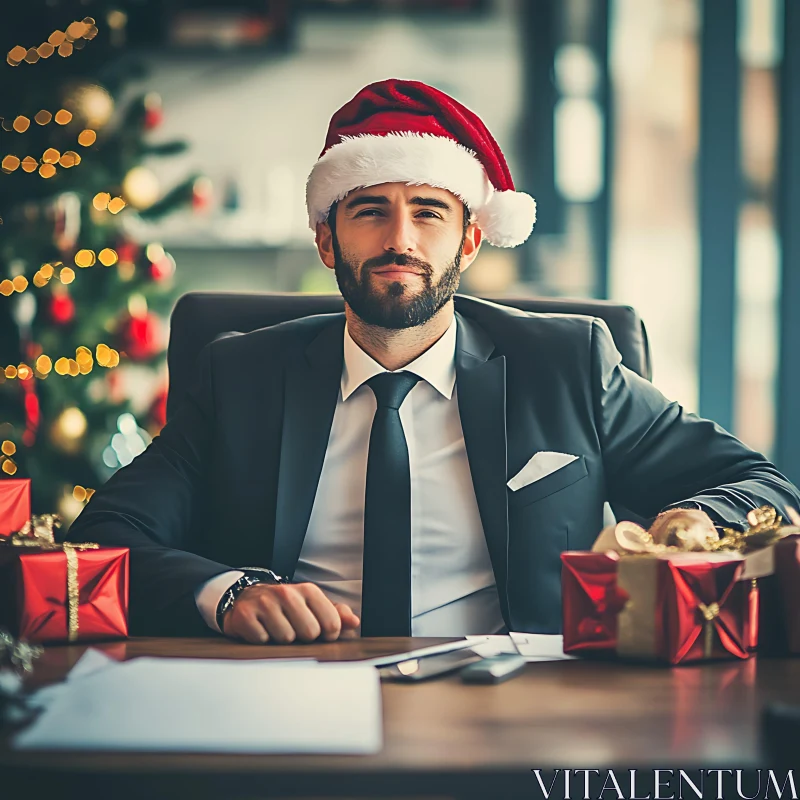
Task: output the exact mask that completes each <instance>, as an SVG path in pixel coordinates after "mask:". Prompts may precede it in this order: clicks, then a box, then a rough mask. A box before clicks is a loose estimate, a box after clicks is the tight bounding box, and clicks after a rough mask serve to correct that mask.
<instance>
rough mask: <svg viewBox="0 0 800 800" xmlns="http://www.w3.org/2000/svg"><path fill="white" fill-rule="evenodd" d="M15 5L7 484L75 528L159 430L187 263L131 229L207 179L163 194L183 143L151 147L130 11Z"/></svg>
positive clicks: (2, 436) (4, 186)
mask: <svg viewBox="0 0 800 800" xmlns="http://www.w3.org/2000/svg"><path fill="white" fill-rule="evenodd" d="M15 6H17V8H16V10H15V11H14V12H13V17H7V18H6V20H4V22H5V23H6V24H4V27H3V30H2V32H0V42H1V43H2V45H3V49H2V51H1V52H2V53H3V54H7V57H6V63H5V64H2V65H0V69H2V70H3V72H4V75H3V77H2V85H3V87H4V89H5V91H4V92H3V93H2V95H0V117H2V120H1V121H0V125H1V126H2V130H0V159H1V161H0V165H1V167H2V173H0V217H1V218H2V224H1V225H0V450H1V451H2V452H0V470H2V473H0V477H7V476H12V475H13V476H14V477H17V478H19V477H29V478H31V479H32V498H33V510H34V512H35V513H46V512H53V511H56V512H58V513H60V514H61V515H62V516H63V517H64V518H65V521H66V522H67V523H69V522H70V521H71V520H72V519H74V517H75V516H77V514H78V513H79V512H80V510H81V508H82V506H83V504H84V503H85V502H86V501H87V500H88V499H89V498H90V497H91V494H92V492H93V491H94V489H95V488H96V487H97V486H98V485H100V484H101V483H103V482H104V481H105V480H106V479H107V478H108V477H109V476H110V475H111V474H112V473H113V471H114V470H115V469H118V468H119V467H120V466H124V465H125V464H127V463H129V462H130V461H131V460H132V459H133V458H134V457H135V456H136V455H137V454H138V453H139V452H141V451H142V450H143V449H144V448H145V447H146V446H147V444H148V443H149V441H150V439H151V438H152V436H154V435H155V434H156V433H157V432H158V430H159V429H160V427H161V425H163V422H164V405H165V404H164V399H165V390H166V377H165V368H164V347H165V328H166V325H165V317H166V316H167V315H168V313H169V311H170V309H171V307H172V304H173V302H174V297H175V279H174V271H175V262H174V259H172V257H171V256H170V255H169V253H166V252H165V251H164V249H163V247H161V245H159V244H157V243H153V242H150V243H148V242H143V243H138V242H136V241H134V240H133V239H132V237H131V236H130V235H129V234H128V233H127V231H128V230H129V229H130V226H131V225H130V224H131V222H133V221H135V217H136V216H137V215H138V216H139V217H141V218H145V219H156V218H158V217H160V216H162V215H164V214H167V213H169V212H171V211H172V210H174V209H176V208H179V207H180V206H182V205H184V204H185V203H186V202H188V201H190V200H191V198H192V191H193V186H194V185H195V180H196V176H192V177H189V178H188V179H187V180H186V181H184V182H182V183H181V184H180V185H179V186H176V187H174V188H172V189H171V190H169V191H166V192H162V191H161V189H160V187H159V185H158V181H157V178H156V176H155V175H154V173H153V172H152V171H150V169H149V168H147V167H146V166H144V165H143V161H145V160H146V159H148V158H150V157H152V156H169V155H172V154H175V153H177V152H179V151H181V150H182V149H183V147H184V145H183V143H181V142H167V143H163V142H162V143H154V142H153V141H152V139H153V136H154V134H153V133H152V131H154V129H157V128H158V125H159V123H160V121H161V114H162V111H161V105H160V101H159V98H158V97H157V96H156V95H154V94H147V93H138V94H136V93H133V96H131V94H132V92H131V91H130V88H131V86H132V82H137V83H139V84H140V83H141V80H142V77H143V71H142V69H141V67H140V66H139V65H137V63H136V62H135V60H134V59H133V58H132V57H131V55H130V54H129V53H127V52H126V47H125V34H126V25H127V14H126V12H125V10H124V7H123V6H121V5H120V4H114V5H113V6H104V5H103V4H102V3H91V4H87V3H85V2H80V3H78V2H66V3H65V2H60V3H48V4H47V5H45V4H41V5H40V4H38V3H35V2H34V3H30V4H15ZM20 6H25V8H20ZM87 13H91V16H87ZM4 14H6V12H4ZM155 135H157V134H155Z"/></svg>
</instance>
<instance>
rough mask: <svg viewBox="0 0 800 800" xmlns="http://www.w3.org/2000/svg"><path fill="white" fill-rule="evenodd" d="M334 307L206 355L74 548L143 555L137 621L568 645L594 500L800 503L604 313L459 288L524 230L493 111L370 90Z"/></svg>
mask: <svg viewBox="0 0 800 800" xmlns="http://www.w3.org/2000/svg"><path fill="white" fill-rule="evenodd" d="M307 206H308V211H309V221H310V225H311V227H312V229H313V230H315V232H316V243H317V248H318V250H319V254H320V257H321V259H322V261H323V263H324V264H325V266H326V267H328V268H329V269H331V270H333V271H334V272H335V275H336V279H337V282H338V284H339V287H340V289H341V292H342V295H343V297H344V301H345V311H344V313H343V314H326V315H319V316H313V317H307V318H304V319H300V320H296V321H291V322H286V323H283V324H280V325H275V326H272V327H269V328H263V329H261V330H257V331H253V332H251V333H247V334H244V335H239V336H232V337H228V338H223V339H220V340H217V341H214V342H212V343H211V344H209V345H208V346H206V347H205V348H204V350H203V352H202V354H201V356H200V359H199V363H198V370H197V380H196V382H195V385H194V387H193V388H192V390H191V392H190V393H189V396H188V398H187V400H186V401H185V402H184V403H183V405H182V406H181V407H180V408H179V410H178V412H177V413H176V414H175V415H174V416H173V418H172V419H171V420H170V421H169V422H168V423H167V425H166V426H165V427H164V429H163V431H162V432H161V435H160V436H158V437H157V438H155V439H154V440H153V442H152V444H151V445H150V446H149V447H148V448H147V450H146V451H145V452H144V453H142V454H141V455H140V456H139V457H138V458H136V459H135V460H134V461H133V462H132V463H131V464H130V465H128V466H127V467H125V468H123V469H121V470H119V471H118V472H117V473H116V474H115V475H114V476H113V477H112V478H111V479H110V480H109V481H108V483H107V484H106V485H105V486H103V487H101V488H100V489H98V490H97V492H96V493H95V494H94V496H93V497H92V500H91V501H90V503H89V504H88V505H87V506H86V508H85V509H84V511H83V513H82V514H81V515H80V517H79V518H78V519H77V520H76V522H75V523H74V524H73V526H72V528H71V530H70V539H71V540H73V541H87V540H88V541H95V542H99V543H101V544H104V545H112V546H127V547H130V548H131V620H130V622H131V630H132V632H133V633H138V634H150V635H159V634H173V635H184V636H186V635H197V634H199V633H202V632H205V633H209V634H210V633H212V631H217V632H221V633H224V634H225V635H227V636H230V637H233V638H237V639H241V640H245V641H248V642H260V643H268V642H276V643H289V642H294V641H301V642H310V641H314V640H318V639H322V640H334V639H337V638H339V637H343V636H354V635H359V634H360V635H362V636H408V635H415V636H460V635H467V634H492V633H497V632H500V631H508V630H517V631H528V632H541V633H557V632H559V630H560V625H561V595H560V572H561V564H560V554H561V552H562V551H564V550H566V549H588V548H589V547H590V546H591V544H592V542H593V540H594V538H595V537H596V535H597V534H598V533H599V531H600V530H601V528H602V525H603V507H604V503H605V502H606V501H609V502H612V503H618V504H621V505H624V506H625V507H626V508H629V509H631V510H632V511H634V512H636V513H637V514H638V515H639V516H641V517H645V518H653V519H654V520H655V521H654V522H653V527H652V529H651V530H652V531H653V532H655V533H663V532H664V530H665V529H667V528H670V527H672V528H682V529H684V530H685V531H688V532H689V533H690V534H691V535H698V534H699V535H701V536H705V535H706V534H709V535H716V533H715V526H720V525H726V526H730V527H734V528H735V527H739V528H744V527H745V526H746V519H745V518H746V515H747V512H748V511H749V510H751V509H752V508H756V507H758V506H761V505H764V504H769V505H772V506H775V507H776V508H777V509H778V510H779V512H780V513H784V509H785V508H786V507H787V506H794V507H800V496H798V492H797V490H796V489H795V488H794V487H793V486H792V485H791V484H790V483H789V482H788V481H787V480H786V479H785V478H784V477H783V476H782V475H781V474H780V473H779V472H778V471H777V470H776V469H775V467H774V466H773V465H772V464H770V463H769V462H768V461H767V460H766V459H765V458H764V457H763V456H762V455H760V454H758V453H755V452H753V451H751V450H749V449H748V448H747V447H745V446H744V445H743V444H742V443H741V442H739V441H738V440H737V439H735V438H734V437H733V436H731V435H730V434H728V433H726V432H725V431H723V430H722V429H721V428H719V427H718V426H717V425H715V424H714V423H713V422H710V421H708V420H703V419H699V418H698V417H696V416H694V415H692V414H688V413H686V412H685V411H684V410H683V409H682V408H681V407H680V406H679V405H678V404H677V403H673V402H669V401H668V400H667V399H665V398H664V397H663V396H662V395H661V394H660V392H659V391H658V390H657V389H655V387H653V386H652V385H651V384H650V383H649V382H648V381H646V380H644V379H642V378H640V377H639V376H637V375H636V374H634V373H633V372H631V371H630V370H628V369H627V368H625V367H624V366H623V365H622V364H621V359H620V355H619V353H618V351H617V349H616V347H615V345H614V342H613V340H612V337H611V335H610V333H609V331H608V329H607V327H606V326H605V324H604V323H603V322H602V321H601V320H599V319H596V318H592V317H584V316H577V315H541V314H533V313H525V312H521V311H517V310H514V309H510V308H507V307H503V306H499V305H496V304H493V303H489V302H486V301H481V300H477V299H474V298H469V297H466V296H461V295H456V290H457V289H458V286H459V280H460V276H461V273H462V272H463V271H464V270H466V269H467V268H468V267H469V266H470V264H471V263H472V262H473V261H474V260H475V258H476V256H477V255H478V251H479V249H480V246H481V243H482V241H483V239H484V238H485V239H486V240H487V241H489V242H490V243H491V244H494V245H498V246H501V247H513V246H515V245H518V244H521V243H522V242H523V241H525V240H526V239H527V237H528V236H529V234H530V232H531V229H532V227H533V223H534V219H535V203H534V201H533V199H532V198H531V197H529V196H528V195H526V194H524V193H522V192H517V191H515V188H514V183H513V181H512V178H511V174H510V172H509V170H508V166H507V164H506V161H505V159H504V157H503V154H502V152H501V150H500V148H499V146H498V144H497V143H496V142H495V140H494V139H493V138H492V135H491V134H490V133H489V131H488V130H487V128H486V126H485V125H484V124H483V123H482V122H481V120H480V118H479V117H478V116H477V115H476V114H474V113H473V112H472V111H470V110H469V109H467V108H465V107H464V106H463V105H461V104H460V103H458V102H457V101H456V100H454V99H453V98H451V97H449V96H447V95H446V94H444V93H443V92H440V91H438V90H437V89H434V88H433V87H430V86H427V85H425V84H422V83H419V82H415V81H401V80H387V81H382V82H380V83H375V84H372V85H370V86H367V87H365V88H364V89H362V90H361V91H360V92H358V94H357V95H356V96H355V97H354V98H353V99H352V100H351V101H350V102H348V103H347V104H345V105H344V106H343V107H342V108H341V109H340V110H339V111H337V112H336V113H335V114H334V116H333V118H332V120H331V123H330V127H329V130H328V135H327V139H326V142H325V146H324V148H323V151H322V154H321V156H320V158H319V160H318V161H317V163H316V164H315V165H314V167H313V169H312V170H311V174H310V177H309V180H308V185H307Z"/></svg>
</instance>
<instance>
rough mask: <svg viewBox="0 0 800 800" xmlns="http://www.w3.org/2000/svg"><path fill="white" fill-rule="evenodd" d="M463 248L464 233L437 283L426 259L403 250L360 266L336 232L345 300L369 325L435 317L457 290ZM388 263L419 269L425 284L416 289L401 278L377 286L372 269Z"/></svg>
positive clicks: (406, 324) (408, 324) (395, 325)
mask: <svg viewBox="0 0 800 800" xmlns="http://www.w3.org/2000/svg"><path fill="white" fill-rule="evenodd" d="M463 249H464V238H463V237H462V239H461V244H460V245H459V248H458V252H457V253H456V255H455V258H453V260H452V261H451V262H450V263H449V264H448V265H447V266H446V268H445V270H444V272H443V273H442V276H441V278H439V280H438V281H436V283H434V282H433V278H432V276H433V267H432V266H431V265H430V264H429V263H428V262H427V261H423V260H422V259H419V258H414V257H413V256H407V255H404V254H402V253H391V252H387V253H384V254H383V255H380V256H377V257H376V258H368V259H367V260H366V261H365V262H364V263H363V264H362V265H361V269H360V270H357V269H356V266H357V265H356V264H355V262H354V260H353V259H351V258H349V257H348V256H347V255H345V254H344V253H343V252H342V251H341V249H340V247H339V242H338V240H337V237H336V235H335V234H334V236H333V250H334V259H335V264H334V274H335V275H336V282H337V283H338V284H339V291H340V292H341V293H342V297H344V300H345V302H346V303H347V305H348V306H350V308H351V309H352V310H353V312H354V313H355V314H356V316H358V317H359V318H360V319H362V320H364V322H366V323H367V324H368V325H375V326H377V327H380V328H390V329H400V328H415V327H417V326H418V325H424V324H425V323H426V322H428V321H429V320H430V319H432V318H433V317H434V316H435V315H436V314H437V313H438V312H439V311H440V310H441V309H442V308H443V307H444V306H445V305H446V304H447V303H448V302H449V300H450V298H451V297H452V296H453V295H454V294H455V293H456V291H457V290H458V286H459V282H460V280H461V255H462V252H463ZM388 266H398V267H411V268H413V269H415V270H418V271H419V272H420V273H421V274H420V276H419V278H420V280H421V282H422V288H421V289H420V290H419V291H416V292H415V291H413V290H411V289H410V288H409V286H408V284H406V283H404V282H402V281H392V282H390V283H389V285H388V287H386V288H385V289H381V288H378V287H376V285H375V284H374V283H373V282H372V281H371V274H372V272H373V271H374V270H376V269H379V268H381V267H388Z"/></svg>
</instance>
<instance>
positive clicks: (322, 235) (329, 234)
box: [314, 221, 336, 269]
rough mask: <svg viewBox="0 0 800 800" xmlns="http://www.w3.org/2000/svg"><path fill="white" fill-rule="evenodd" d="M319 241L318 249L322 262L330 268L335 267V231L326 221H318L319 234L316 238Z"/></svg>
mask: <svg viewBox="0 0 800 800" xmlns="http://www.w3.org/2000/svg"><path fill="white" fill-rule="evenodd" d="M314 241H315V242H316V243H317V251H318V252H319V257H320V258H321V259H322V263H323V264H324V265H325V266H326V267H327V268H328V269H333V268H334V266H335V264H336V257H335V255H334V252H333V231H331V226H330V225H328V223H327V221H326V222H318V223H317V234H316V237H315V238H314Z"/></svg>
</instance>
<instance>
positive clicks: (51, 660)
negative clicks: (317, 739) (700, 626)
mask: <svg viewBox="0 0 800 800" xmlns="http://www.w3.org/2000/svg"><path fill="white" fill-rule="evenodd" d="M438 641H444V640H433V639H374V640H354V641H349V642H335V643H330V644H314V645H303V646H288V647H275V646H267V647H259V646H253V645H245V644H236V643H233V642H228V641H224V640H219V639H129V640H127V641H123V642H113V643H107V644H102V645H98V647H99V649H102V650H104V651H106V652H107V653H108V654H109V655H111V656H113V657H115V658H120V659H125V658H134V657H136V656H142V655H156V656H185V657H213V658H263V657H284V658H286V657H297V656H300V655H304V656H313V657H316V658H318V659H319V660H321V661H326V660H350V659H357V658H367V657H371V656H375V655H382V654H384V653H392V652H401V651H403V650H408V649H412V647H419V646H423V645H426V644H432V643H435V642H438ZM84 649H85V647H84V646H78V645H71V646H53V647H48V648H47V649H46V651H45V654H44V656H42V658H41V659H39V660H38V661H37V662H36V673H35V676H34V678H33V679H32V680H33V682H34V683H35V684H45V683H49V682H51V681H54V680H59V679H61V678H62V677H63V676H64V675H65V674H66V673H67V672H68V671H69V669H70V668H71V666H72V665H73V664H74V663H75V662H76V661H77V660H78V658H79V657H80V655H81V654H82V653H83V651H84ZM382 692H383V709H384V733H385V744H384V749H383V751H382V752H381V753H380V754H378V755H375V756H349V757H342V756H231V755H219V756H213V755H212V756H208V755H202V756H199V755H174V754H144V753H142V754H138V753H126V754H111V755H108V754H93V753H76V754H64V753H46V754H44V753H17V752H13V751H10V750H9V748H8V742H7V739H2V738H0V773H4V772H5V771H6V770H9V771H11V770H13V773H14V775H15V778H16V779H17V780H24V781H25V782H26V785H28V786H32V785H34V784H35V785H37V786H39V787H40V788H41V790H42V792H44V791H45V789H46V788H48V787H49V788H53V787H56V786H58V787H60V788H59V789H58V793H57V794H53V795H50V796H59V797H64V792H63V790H64V787H65V786H66V785H68V786H70V787H73V788H75V790H76V795H80V791H79V790H78V787H79V786H80V785H81V782H82V781H84V782H85V781H87V780H91V781H92V786H93V787H95V788H96V789H103V790H105V789H108V790H112V789H113V790H114V794H113V796H114V797H120V796H122V795H123V794H124V793H125V792H126V791H127V792H129V793H130V796H135V797H144V796H145V793H146V794H147V796H154V795H155V794H159V795H162V794H163V795H166V794H171V795H172V796H173V797H175V796H178V797H181V798H182V797H192V796H193V797H200V796H203V797H205V796H225V797H237V796H243V797H244V796H246V797H255V796H262V795H263V796H266V795H272V796H282V795H284V796H288V795H295V796H297V795H302V794H307V795H314V796H320V795H322V794H325V793H327V792H332V791H335V792H337V793H339V794H346V795H348V796H358V795H360V796H365V795H369V796H380V795H384V796H386V795H389V796H394V797H397V796H399V795H413V794H415V795H418V794H429V795H436V794H437V793H439V794H442V795H450V794H452V793H453V792H457V793H459V794H461V795H463V796H468V795H470V794H471V793H473V794H474V795H476V796H481V795H482V796H484V797H487V796H503V797H510V796H512V795H513V794H516V793H520V794H521V795H522V796H524V795H525V794H526V790H527V796H528V797H532V796H534V795H533V793H532V792H533V781H534V778H533V776H532V773H531V770H532V769H533V768H537V767H538V768H542V769H546V768H552V767H573V768H581V769H586V768H593V767H600V768H608V767H637V766H638V767H656V766H657V767H664V766H673V767H681V768H690V767H706V768H719V767H721V766H732V767H753V766H764V764H763V763H762V755H761V753H760V750H759V715H760V712H761V709H762V708H763V707H764V705H765V704H766V703H768V702H771V701H774V700H780V701H785V702H792V703H800V660H798V659H762V660H757V659H751V660H749V661H743V662H742V661H736V662H734V661H728V662H718V663H714V664H707V665H703V666H689V667H679V668H674V669H669V668H665V667H653V666H636V665H630V664H619V663H611V662H594V661H567V662H548V663H538V664H529V665H528V666H527V668H526V671H525V673H524V674H523V675H522V676H520V677H518V678H516V679H514V680H511V681H509V682H507V683H504V684H501V685H499V686H466V685H463V684H461V683H460V682H459V680H458V678H456V677H443V678H439V679H435V680H432V681H429V682H426V683H421V684H418V685H413V684H411V685H409V684H383V686H382ZM258 713H263V715H264V720H265V723H267V722H268V720H269V710H268V709H263V710H261V711H259V712H258ZM7 774H9V773H7ZM65 778H66V779H67V780H66V781H65ZM489 781H491V782H492V783H491V789H490V784H489ZM31 782H33V783H31ZM6 786H7V784H6ZM501 787H504V790H503V791H502V792H501V791H499V790H500V788H501ZM28 796H29V797H38V796H39V795H38V794H36V793H30V792H29V793H28ZM42 796H45V795H44V794H42ZM84 796H89V795H85V794H84ZM92 796H100V795H99V794H97V795H95V794H92ZM109 796H111V795H109Z"/></svg>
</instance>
